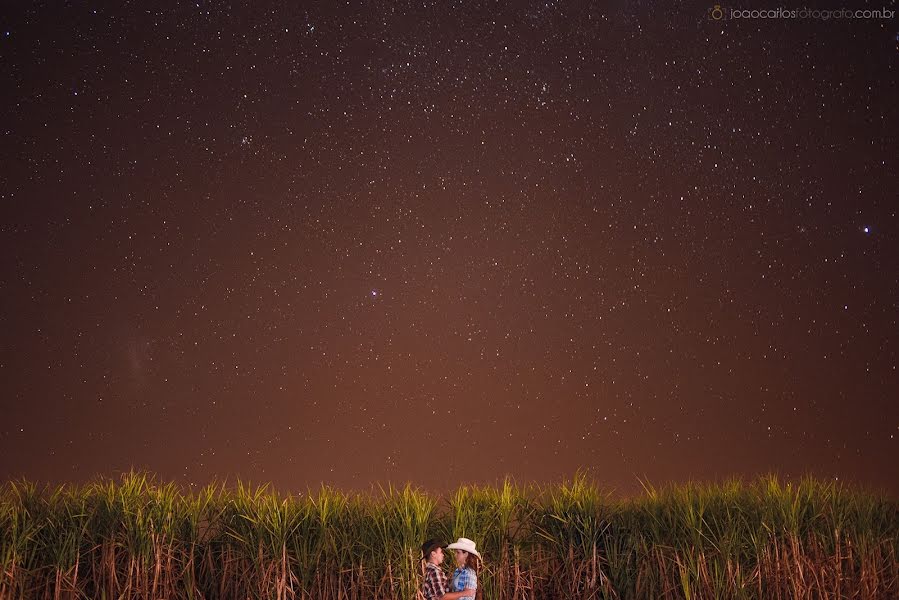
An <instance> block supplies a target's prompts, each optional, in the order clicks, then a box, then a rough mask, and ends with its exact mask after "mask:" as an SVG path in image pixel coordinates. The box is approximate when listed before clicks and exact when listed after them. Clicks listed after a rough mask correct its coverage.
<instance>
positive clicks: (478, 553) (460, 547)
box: [446, 543, 483, 560]
mask: <svg viewBox="0 0 899 600" xmlns="http://www.w3.org/2000/svg"><path fill="white" fill-rule="evenodd" d="M446 549H447V550H462V551H464V552H468V553H469V554H474V555H475V556H477V557H478V558H481V553H480V552H478V551H477V550H472V549H471V548H466V547H465V546H460V545H459V544H455V543H453V544H450V545H449V546H447V547H446ZM482 560H483V559H482Z"/></svg>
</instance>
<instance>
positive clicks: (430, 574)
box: [421, 563, 446, 600]
mask: <svg viewBox="0 0 899 600" xmlns="http://www.w3.org/2000/svg"><path fill="white" fill-rule="evenodd" d="M421 593H422V594H423V595H424V597H425V600H439V598H440V597H441V596H442V595H444V594H445V593H446V574H444V572H443V569H441V568H440V567H438V566H437V565H435V564H433V563H428V564H427V566H426V567H425V580H424V582H422V584H421Z"/></svg>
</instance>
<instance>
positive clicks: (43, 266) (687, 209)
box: [0, 0, 899, 493]
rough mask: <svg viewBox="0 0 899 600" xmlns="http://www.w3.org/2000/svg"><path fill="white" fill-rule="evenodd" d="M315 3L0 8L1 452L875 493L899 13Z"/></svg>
mask: <svg viewBox="0 0 899 600" xmlns="http://www.w3.org/2000/svg"><path fill="white" fill-rule="evenodd" d="M303 4H304V3H300V2H290V3H268V2H253V3H252V4H249V3H248V4H247V5H243V4H242V3H223V2H209V1H205V0H204V1H200V2H180V3H165V2H163V3H144V2H123V3H121V4H120V5H118V6H113V5H112V4H111V3H99V2H88V1H78V2H64V1H59V2H24V1H22V2H11V3H8V4H7V5H5V6H4V9H3V11H2V14H0V77H2V81H3V89H4V93H3V94H0V116H2V118H0V139H2V144H0V160H2V169H0V211H2V213H0V216H2V222H0V232H2V233H0V252H2V257H3V259H2V261H0V289H2V294H0V330H2V332H3V333H2V336H0V385H2V388H0V389H2V395H0V478H2V479H6V478H12V477H23V476H24V477H27V478H29V479H33V480H38V481H47V482H52V483H59V482H64V481H84V480H88V479H90V478H92V477H94V476H95V475H98V474H101V475H107V476H115V475H116V474H117V473H121V472H122V471H127V470H128V469H130V468H132V467H134V468H138V469H147V470H150V471H152V472H154V473H157V474H158V475H159V476H160V477H161V478H164V479H171V480H176V481H179V482H182V483H184V484H192V485H202V484H205V483H207V482H209V481H211V480H212V479H214V478H218V479H226V478H227V479H229V480H234V479H235V478H238V477H239V478H241V479H244V480H252V481H253V482H272V483H273V484H274V485H275V486H276V487H277V488H278V489H281V490H288V491H290V490H303V489H306V488H307V487H317V486H318V485H319V484H320V483H326V484H331V485H335V486H339V487H341V488H345V489H368V488H369V486H371V485H372V484H374V483H380V484H386V483H388V482H392V483H402V482H405V481H411V482H414V483H416V484H419V485H422V486H424V487H426V488H427V489H432V490H446V489H451V488H455V487H456V486H457V485H459V484H460V483H468V482H480V483H491V482H495V481H497V480H500V479H501V478H503V477H504V476H506V475H510V476H512V477H514V478H515V479H516V480H517V481H519V482H551V481H558V480H559V479H561V478H563V477H569V476H571V475H572V474H573V473H574V472H575V471H576V470H578V469H585V470H586V471H587V472H588V473H589V474H590V475H591V476H593V477H595V478H596V479H597V481H599V482H600V483H601V484H602V485H604V486H607V487H609V488H612V489H615V490H618V491H621V492H625V493H629V492H632V491H635V490H637V489H639V486H640V483H639V478H643V479H646V480H649V481H650V482H653V483H659V484H660V483H665V482H678V481H685V480H687V479H701V480H712V479H721V478H725V477H729V476H735V477H741V476H745V477H749V476H754V475H756V474H759V473H764V472H769V471H776V472H779V473H782V474H784V475H787V476H798V475H802V474H805V473H811V474H814V475H816V476H819V477H824V478H829V479H838V480H840V481H852V482H858V483H861V484H863V485H866V486H872V487H877V488H881V489H886V490H889V491H890V492H891V493H899V478H897V476H896V472H895V459H896V456H897V447H899V405H897V397H899V377H897V342H899V327H897V314H899V311H897V308H899V306H897V305H899V283H897V272H899V268H897V267H899V248H897V242H899V240H897V226H899V220H897V207H899V203H897V197H899V194H897V191H899V186H897V168H896V157H897V152H896V150H897V133H899V127H897V117H899V114H897V113H899V109H897V106H899V102H897V100H899V94H897V90H896V64H897V63H896V59H897V33H896V32H897V21H896V19H895V17H893V18H880V19H878V18H867V19H865V18H857V19H829V20H824V19H813V18H806V19H785V18H780V19H751V18H725V19H720V20H718V19H714V18H711V16H710V9H711V8H712V6H711V3H710V4H699V3H677V7H672V6H669V5H666V4H665V3H660V4H659V5H654V4H652V3H647V2H624V1H615V2H607V3H599V2H596V3H593V2H554V1H549V2H533V3H532V2H511V3H495V2H477V1H471V2H468V1H464V2H463V1H459V0H457V1H451V0H447V1H446V2H442V1H441V2H434V1H424V2H415V3H407V2H387V1H382V0H374V1H366V2H355V1H351V2H334V3H317V4H314V5H313V4H311V3H310V4H309V5H307V6H304V5H303ZM851 4H852V5H853V6H854V5H855V3H851ZM848 5H849V4H848V3H847V6H848ZM762 6H764V5H763V4H762V3H756V4H754V5H752V6H749V5H746V6H745V7H744V8H759V7H762ZM772 6H773V5H772ZM834 6H835V7H842V6H843V5H834ZM865 6H868V5H865ZM885 6H892V8H893V9H896V6H895V4H891V3H890V2H887V3H886V4H885ZM870 8H879V6H876V7H875V6H873V5H872V6H870Z"/></svg>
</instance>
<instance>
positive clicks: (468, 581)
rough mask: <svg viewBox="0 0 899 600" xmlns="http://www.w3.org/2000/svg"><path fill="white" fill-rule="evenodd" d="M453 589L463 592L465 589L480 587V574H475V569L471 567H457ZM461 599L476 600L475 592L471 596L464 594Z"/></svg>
mask: <svg viewBox="0 0 899 600" xmlns="http://www.w3.org/2000/svg"><path fill="white" fill-rule="evenodd" d="M452 587H453V589H452V591H454V592H461V591H463V590H468V589H472V590H476V589H478V576H477V575H476V574H475V572H474V569H470V568H468V567H465V568H464V569H456V570H455V571H454V572H453V586H452ZM459 600H474V594H473V593H472V595H471V596H462V598H460V599H459Z"/></svg>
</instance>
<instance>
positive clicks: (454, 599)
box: [440, 588, 477, 600]
mask: <svg viewBox="0 0 899 600" xmlns="http://www.w3.org/2000/svg"><path fill="white" fill-rule="evenodd" d="M476 591H477V590H473V589H471V588H468V589H465V590H463V591H461V592H449V593H447V594H444V595H442V596H440V600H459V598H469V597H471V596H474V595H475V592H476Z"/></svg>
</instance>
